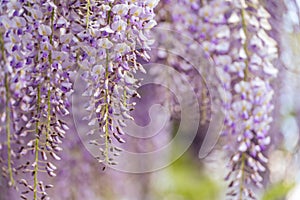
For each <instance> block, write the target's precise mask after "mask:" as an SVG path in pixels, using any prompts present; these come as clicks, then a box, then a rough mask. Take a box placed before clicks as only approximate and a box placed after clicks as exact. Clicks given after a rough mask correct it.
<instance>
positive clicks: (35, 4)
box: [1, 1, 72, 199]
mask: <svg viewBox="0 0 300 200" xmlns="http://www.w3.org/2000/svg"><path fill="white" fill-rule="evenodd" d="M1 6H2V10H3V14H2V15H1V46H2V51H1V54H2V58H3V60H2V63H1V73H4V76H5V78H4V81H5V83H4V86H5V87H4V88H5V92H4V93H3V94H5V96H4V95H3V96H4V97H3V96H1V97H2V98H1V101H4V102H6V104H5V105H6V106H5V107H6V109H5V111H4V112H3V114H2V115H3V116H6V120H5V121H6V133H7V142H6V144H7V145H6V146H7V160H8V164H7V171H8V173H9V176H10V183H11V185H15V181H14V177H13V172H15V174H16V176H18V178H17V179H18V180H19V181H18V182H19V183H20V185H21V187H23V186H24V190H23V189H22V190H23V192H22V195H21V197H22V198H23V199H27V198H28V197H26V196H28V195H31V194H29V193H32V198H33V199H37V198H38V197H40V198H42V199H45V198H48V197H47V192H46V189H47V188H51V187H52V186H51V185H46V184H44V183H43V181H41V180H40V179H39V174H40V172H46V173H48V174H49V176H56V174H55V170H56V166H55V165H54V164H53V163H52V161H51V160H60V157H59V156H58V155H57V153H58V152H60V151H61V150H62V148H61V147H60V143H61V142H62V141H61V139H62V138H64V135H65V133H66V131H67V130H68V126H67V124H66V123H65V122H64V121H63V120H62V118H61V117H60V116H64V115H67V114H69V111H68V110H69V107H70V102H69V96H70V94H71V93H72V83H71V80H70V74H69V71H70V68H71V67H72V66H71V65H69V60H70V57H69V54H68V53H67V52H65V51H64V47H63V45H62V43H61V42H60V41H59V36H60V34H61V31H63V30H62V29H61V28H62V27H60V26H59V25H58V23H59V21H58V20H57V16H56V15H57V7H56V5H55V4H54V3H53V2H50V1H26V2H24V1H10V2H6V1H5V2H3V3H2V4H1ZM66 45H68V44H66ZM2 88H3V87H2ZM4 118H5V117H4ZM12 144H13V145H14V146H13V147H14V148H15V149H12ZM12 156H13V157H14V158H22V162H19V161H13V160H12ZM26 158H27V159H28V160H26ZM12 163H15V164H16V163H18V166H12ZM19 172H22V173H19ZM29 173H30V174H31V175H29ZM28 176H32V177H33V181H32V182H31V180H32V179H31V178H30V179H29V178H28ZM29 180H30V181H29Z"/></svg>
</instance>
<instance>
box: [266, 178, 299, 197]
mask: <svg viewBox="0 0 300 200" xmlns="http://www.w3.org/2000/svg"><path fill="white" fill-rule="evenodd" d="M294 186H295V184H291V183H289V184H288V183H284V182H280V183H277V184H275V185H272V186H271V187H270V188H269V189H268V190H267V191H266V192H265V194H264V196H263V198H262V200H283V199H285V196H286V195H287V193H288V192H289V191H290V190H291V189H292V188H293V187H294Z"/></svg>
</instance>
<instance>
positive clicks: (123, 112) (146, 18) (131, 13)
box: [69, 1, 158, 165]
mask: <svg viewBox="0 0 300 200" xmlns="http://www.w3.org/2000/svg"><path fill="white" fill-rule="evenodd" d="M157 3H158V1H122V2H118V1H116V2H112V1H96V2H94V1H87V2H86V3H85V4H82V3H81V1H78V2H77V1H75V2H73V3H72V5H70V7H71V8H72V12H71V13H70V15H69V19H70V21H71V33H72V34H74V35H75V36H76V40H75V43H76V44H74V45H73V46H72V47H71V50H72V51H73V52H77V55H78V57H77V64H78V66H79V67H80V69H81V70H83V71H84V72H83V74H82V77H83V79H84V80H85V81H86V83H87V88H86V91H85V92H84V94H83V95H84V96H88V97H90V100H89V102H88V104H87V105H86V110H87V111H89V112H90V114H89V116H87V117H86V118H85V119H86V120H88V121H89V125H90V126H92V127H93V128H92V130H91V131H90V132H89V134H94V133H95V132H98V131H100V132H101V133H102V134H101V137H102V138H103V142H101V141H100V140H96V141H94V140H93V142H92V143H93V144H95V145H97V146H99V148H100V150H101V152H102V154H101V155H99V157H97V159H98V160H99V162H101V163H104V164H108V165H112V164H115V162H114V161H113V158H112V157H111V156H113V155H118V153H117V152H116V151H119V148H118V147H114V145H113V144H112V143H113V141H112V138H115V139H116V141H117V142H119V143H124V142H125V140H124V139H122V135H123V134H124V132H123V130H122V128H123V127H124V126H126V124H125V123H124V120H125V119H132V120H133V118H132V117H131V115H130V114H129V112H130V111H131V110H132V109H133V107H134V103H130V102H129V100H130V98H131V97H135V96H138V93H137V92H136V89H137V88H138V86H139V80H137V79H136V78H135V76H134V74H135V73H136V72H137V71H145V70H144V69H143V67H142V65H141V64H140V63H138V61H137V58H138V57H141V58H142V59H145V60H149V55H148V54H147V51H148V50H149V49H150V45H151V40H149V31H150V30H151V28H153V27H154V26H155V25H156V22H155V21H154V20H153V18H154V12H153V9H154V7H155V6H156V4H157ZM102 143H103V145H100V144H102Z"/></svg>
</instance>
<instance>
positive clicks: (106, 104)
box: [104, 50, 109, 163]
mask: <svg viewBox="0 0 300 200" xmlns="http://www.w3.org/2000/svg"><path fill="white" fill-rule="evenodd" d="M108 53H109V52H108V50H106V66H105V80H107V79H108V75H109V73H108V64H109V55H108ZM108 92H109V90H108V88H106V89H105V111H104V116H105V117H106V119H105V150H104V155H105V161H106V163H108V162H109V157H108V149H109V144H108V140H109V133H108V119H109V118H108V114H109V112H108V104H109V102H107V99H108Z"/></svg>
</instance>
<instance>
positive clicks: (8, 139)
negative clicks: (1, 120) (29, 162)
mask: <svg viewBox="0 0 300 200" xmlns="http://www.w3.org/2000/svg"><path fill="white" fill-rule="evenodd" d="M5 90H6V136H7V168H8V173H9V181H10V185H14V184H15V181H14V178H13V171H12V166H11V130H10V127H11V126H10V113H11V112H10V104H9V101H10V91H9V81H8V75H7V74H5Z"/></svg>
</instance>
